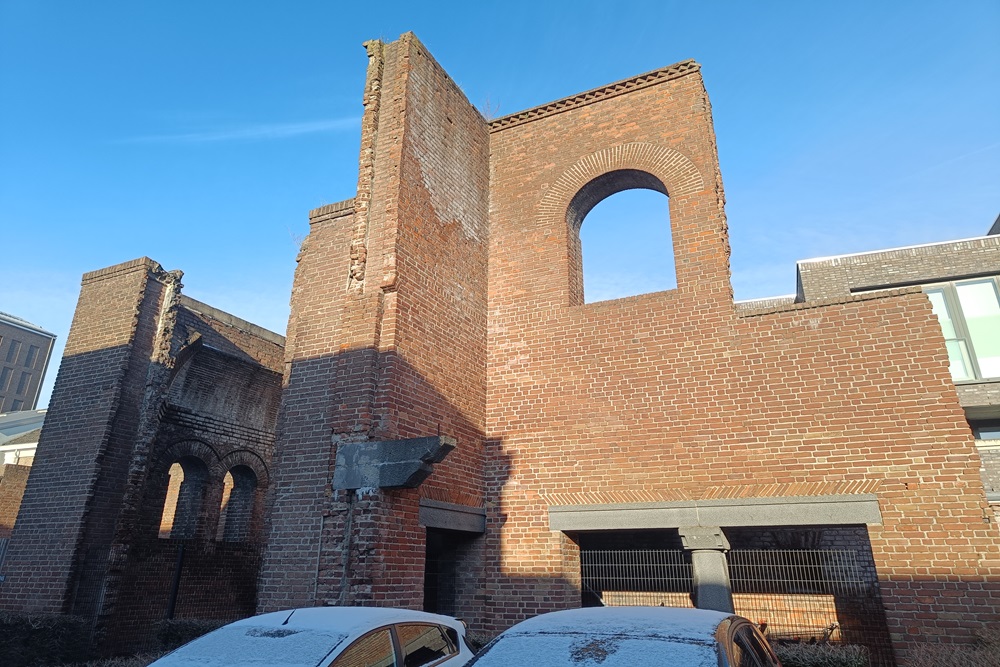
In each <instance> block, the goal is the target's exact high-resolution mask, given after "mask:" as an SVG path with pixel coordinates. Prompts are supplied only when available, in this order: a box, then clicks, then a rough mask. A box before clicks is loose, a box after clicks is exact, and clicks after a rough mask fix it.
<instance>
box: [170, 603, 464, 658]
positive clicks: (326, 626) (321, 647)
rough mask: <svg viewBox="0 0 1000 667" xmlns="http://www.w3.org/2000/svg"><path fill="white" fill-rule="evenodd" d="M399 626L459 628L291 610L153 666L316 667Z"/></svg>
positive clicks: (233, 626) (398, 616)
mask: <svg viewBox="0 0 1000 667" xmlns="http://www.w3.org/2000/svg"><path fill="white" fill-rule="evenodd" d="M395 623H431V624H440V625H445V626H448V627H451V628H456V629H461V622H460V621H456V620H455V619H453V618H449V617H447V616H439V615H437V614H429V613H426V612H422V611H413V610H410V609H391V608H383V607H310V608H303V609H287V610H285V611H276V612H271V613H268V614H261V615H259V616H251V617H250V618H244V619H243V620H240V621H236V622H234V623H230V624H229V625H226V626H223V627H221V628H219V629H218V630H215V631H214V632H210V633H208V634H207V635H203V636H201V637H199V638H198V639H196V640H194V641H193V642H190V643H189V644H185V645H184V646H182V647H180V648H179V649H177V650H175V651H173V652H172V653H168V654H167V655H165V656H164V657H162V658H160V659H159V660H157V661H156V662H155V663H153V665H151V667H231V666H232V665H254V666H260V667H318V666H319V665H322V664H327V663H328V662H329V659H330V658H331V657H332V656H333V655H334V653H335V651H337V650H340V649H342V647H344V646H347V645H348V644H349V643H350V642H351V641H353V640H354V639H355V638H356V637H358V636H360V635H363V634H365V633H366V632H368V631H370V630H374V629H376V628H379V627H383V626H386V625H392V624H395ZM466 650H467V649H466Z"/></svg>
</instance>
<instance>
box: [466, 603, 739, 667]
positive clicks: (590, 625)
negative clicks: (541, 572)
mask: <svg viewBox="0 0 1000 667" xmlns="http://www.w3.org/2000/svg"><path fill="white" fill-rule="evenodd" d="M730 617H733V615H732V614H725V613H722V612H717V611H707V610H704V609H675V608H670V607H591V608H586V609H572V610H567V611H557V612H552V613H548V614H542V615H541V616H536V617H535V618H532V619H528V620H526V621H523V622H521V623H518V624H517V625H515V626H514V627H512V628H510V629H508V630H507V631H505V632H504V633H503V634H501V635H500V636H499V637H497V638H496V639H494V640H493V641H492V642H491V643H490V644H489V645H488V646H487V647H486V648H485V649H483V651H482V652H481V653H480V654H479V655H477V656H476V658H475V659H473V661H472V662H471V663H469V664H470V665H476V667H512V666H513V665H545V666H546V667H592V666H594V667H596V666H597V665H601V666H602V667H621V666H627V667H661V666H662V665H664V664H671V665H684V666H685V667H718V664H719V654H718V650H719V644H718V642H717V641H716V639H715V632H716V630H717V628H718V627H719V624H720V623H722V622H723V621H724V620H726V619H727V618H730Z"/></svg>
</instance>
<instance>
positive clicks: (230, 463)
mask: <svg viewBox="0 0 1000 667" xmlns="http://www.w3.org/2000/svg"><path fill="white" fill-rule="evenodd" d="M234 466H246V467H247V468H250V470H253V474H254V475H256V476H257V485H258V486H260V487H261V488H263V487H266V486H268V485H269V474H268V470H267V465H266V464H265V463H264V460H263V459H262V458H261V457H260V456H258V455H257V454H255V453H254V452H251V451H250V450H247V449H240V450H237V451H235V452H230V453H228V454H226V455H225V456H223V457H222V461H221V467H222V470H223V471H224V472H223V473H222V474H223V476H225V474H226V473H225V471H228V470H230V469H232V468H233V467H234Z"/></svg>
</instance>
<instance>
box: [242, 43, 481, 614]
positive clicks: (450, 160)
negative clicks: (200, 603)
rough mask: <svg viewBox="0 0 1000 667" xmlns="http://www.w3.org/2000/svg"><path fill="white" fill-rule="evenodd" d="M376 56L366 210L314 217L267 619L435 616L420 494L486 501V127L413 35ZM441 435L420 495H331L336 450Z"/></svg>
mask: <svg viewBox="0 0 1000 667" xmlns="http://www.w3.org/2000/svg"><path fill="white" fill-rule="evenodd" d="M369 55H370V64H369V72H368V79H367V82H366V93H365V103H366V110H365V114H364V117H363V119H362V147H361V164H360V178H359V185H358V194H357V197H356V198H355V199H354V200H353V202H347V203H345V204H344V205H342V206H332V207H325V208H324V209H320V210H318V211H315V212H314V214H313V219H312V221H311V223H312V226H311V230H310V235H309V237H308V238H307V240H306V242H305V244H304V245H303V249H302V252H301V254H300V257H299V267H298V270H297V271H296V278H295V286H294V288H293V296H292V314H291V317H290V320H289V329H288V345H287V348H286V383H287V389H286V391H285V394H284V397H283V404H282V411H281V417H280V418H279V431H278V448H277V454H276V456H277V459H276V465H275V469H276V471H277V479H276V484H275V489H274V496H273V498H274V501H273V504H272V510H271V516H270V521H269V526H270V542H269V550H268V553H267V555H266V558H265V566H264V576H263V578H262V582H263V587H262V597H261V601H260V608H261V609H263V610H268V609H275V608H281V607H286V606H289V605H296V604H311V603H312V602H314V601H317V600H323V601H328V602H338V601H339V602H354V603H368V604H392V605H401V606H410V607H419V606H421V604H422V582H423V573H424V555H425V552H424V550H425V543H424V529H423V528H422V527H421V526H420V525H419V524H418V519H417V514H418V501H419V497H420V496H421V495H425V496H429V497H433V498H435V499H438V500H446V501H450V502H457V503H464V504H473V505H481V504H482V488H481V484H482V483H481V470H482V450H481V441H482V433H483V426H484V424H483V422H484V413H485V349H486V254H487V237H488V226H487V200H488V190H487V189H488V169H487V165H488V161H487V160H488V141H487V129H486V123H485V121H484V120H483V119H482V117H481V116H480V115H479V114H478V112H477V111H475V109H473V108H472V107H471V105H469V103H468V101H466V100H465V98H464V96H463V95H462V93H461V91H459V90H458V88H457V86H456V85H455V84H454V82H452V81H451V80H450V79H449V78H448V76H447V74H445V73H444V71H443V70H442V69H441V68H440V66H439V65H438V64H437V63H435V62H434V61H433V59H432V58H431V57H430V56H429V54H427V52H426V51H425V50H424V48H423V47H422V45H420V43H419V42H417V41H416V39H415V38H413V37H412V36H409V35H404V37H403V38H402V39H401V40H399V41H397V42H394V43H392V44H388V45H382V44H381V43H370V44H369ZM411 109H416V110H418V111H417V112H411V111H410V110H411ZM439 433H440V434H444V435H449V436H452V437H455V438H456V439H457V440H458V445H457V447H456V449H455V451H453V452H452V453H451V454H450V455H449V457H448V458H447V459H446V460H445V461H444V462H443V463H440V464H437V465H436V466H435V470H434V473H433V475H432V476H431V478H430V479H428V480H427V481H426V482H425V483H424V484H423V486H422V487H421V488H420V489H419V491H372V492H370V493H366V494H360V495H359V496H358V497H355V496H353V495H350V494H347V493H343V492H340V493H330V491H329V490H328V488H327V486H326V483H327V480H328V478H329V475H330V471H331V470H332V461H333V457H334V456H335V445H336V443H338V442H351V441H362V440H389V439H397V438H409V437H421V436H427V435H437V434H439ZM320 526H322V532H320V531H319V530H318V528H319V527H320ZM320 534H322V538H320V537H319V535H320ZM320 539H321V540H322V542H321V544H317V541H318V540H320ZM345 553H350V554H351V556H350V558H349V562H350V567H349V569H348V570H346V571H345V569H344V568H343V566H342V564H343V557H344V554H345ZM317 573H318V580H317ZM465 606H466V607H468V611H469V612H470V613H471V611H472V609H471V593H468V594H466V597H465Z"/></svg>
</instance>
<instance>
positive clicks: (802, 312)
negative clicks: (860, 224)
mask: <svg viewBox="0 0 1000 667" xmlns="http://www.w3.org/2000/svg"><path fill="white" fill-rule="evenodd" d="M595 97H596V101H595ZM553 106H554V107H555V106H558V107H559V110H558V113H554V112H553V113H551V114H547V113H546V112H545V111H544V110H543V111H542V112H539V113H535V112H528V113H526V114H525V115H524V120H523V121H521V120H518V119H517V117H516V116H515V117H513V120H505V119H500V120H499V121H495V122H494V123H493V130H494V131H493V133H492V134H491V160H492V162H491V165H492V173H493V178H492V182H491V197H492V209H491V211H492V216H491V256H490V274H489V280H490V282H489V288H490V320H489V331H490V338H489V342H490V347H489V356H488V359H489V363H488V395H489V402H488V411H487V424H488V428H487V436H488V438H489V439H490V441H491V442H494V443H496V444H495V449H494V450H493V452H492V453H493V455H494V459H493V460H492V461H491V462H490V463H489V464H488V465H489V467H488V480H489V486H488V488H487V497H488V498H490V499H491V500H493V499H495V500H496V504H495V506H494V505H493V504H492V503H488V507H490V508H491V512H490V516H489V529H490V531H492V537H491V539H492V540H493V541H492V542H491V546H492V547H493V549H492V552H493V553H494V554H495V558H496V560H495V561H494V563H493V570H492V573H491V576H492V580H491V581H490V582H489V585H488V587H489V589H490V590H491V591H493V592H494V598H493V613H494V622H495V624H496V627H497V628H500V627H503V626H506V625H509V624H510V623H511V622H513V621H515V620H517V619H519V618H523V617H524V616H526V615H528V614H530V613H533V612H534V611H535V610H539V609H546V608H559V607H563V606H575V605H576V604H578V599H579V598H578V592H577V590H576V585H575V583H574V582H573V577H574V568H576V567H578V565H577V563H576V561H575V559H573V558H568V557H567V553H568V550H571V547H569V546H568V545H567V544H566V540H565V538H563V537H561V536H560V535H559V534H558V533H554V532H551V531H550V530H549V529H548V524H547V516H546V510H547V507H548V506H549V505H551V504H565V503H571V504H579V503H600V502H641V501H650V500H684V499H700V498H713V497H759V496H783V495H784V496H796V495H828V494H839V493H857V492H871V491H875V492H877V493H878V495H879V501H880V506H881V508H882V513H883V518H884V524H883V525H882V526H872V527H871V538H872V544H873V551H874V557H875V560H876V564H877V567H878V572H879V577H880V579H881V581H882V587H883V594H884V596H885V600H886V604H887V607H888V616H889V624H890V630H891V631H892V632H893V633H894V636H895V638H896V640H897V642H898V647H899V648H900V649H903V648H905V647H906V645H907V641H908V637H909V636H911V635H912V633H914V632H921V633H924V634H925V635H931V634H943V633H949V634H951V635H954V636H966V637H967V636H968V633H969V632H970V631H971V630H972V629H973V628H975V627H979V626H981V624H982V623H983V622H984V621H990V620H1000V616H998V609H997V607H998V603H1000V598H998V595H1000V593H998V591H997V590H996V589H997V587H998V584H997V577H998V575H1000V569H997V565H1000V563H998V562H997V560H996V553H997V549H998V548H1000V541H998V539H997V537H998V534H997V531H996V530H995V527H994V526H992V525H988V524H986V523H984V515H983V510H984V507H985V505H984V496H983V492H982V484H981V482H980V480H979V477H978V458H977V456H976V454H975V451H974V449H973V443H972V440H971V438H970V435H969V432H968V427H967V425H966V424H965V421H964V416H963V413H962V410H961V408H960V406H959V404H958V401H957V398H956V394H955V389H954V387H953V385H952V383H951V381H950V378H949V377H948V373H947V368H946V363H945V358H944V353H943V350H944V346H943V344H942V340H941V333H940V329H939V327H938V326H937V323H936V322H935V321H934V319H933V318H932V317H931V314H930V308H929V306H928V304H927V302H926V299H925V298H924V297H923V296H922V295H920V294H918V293H917V294H910V293H902V292H894V293H890V294H884V295H879V296H877V297H854V298H853V299H852V298H844V299H843V300H841V301H835V300H830V301H828V302H820V303H814V304H806V305H803V306H786V307H775V308H772V309H771V310H770V311H759V312H757V313H751V314H742V315H737V314H736V312H735V310H734V308H733V306H732V303H731V291H730V288H729V282H728V241H727V237H726V234H725V229H726V225H725V218H724V215H723V213H722V202H723V197H722V190H721V184H720V182H719V179H718V167H717V160H716V153H715V145H714V137H713V133H712V126H711V117H710V111H709V107H708V103H707V99H706V97H705V93H704V89H703V87H702V84H701V80H700V76H699V75H698V74H697V73H696V72H692V71H688V72H687V73H684V74H682V75H679V76H678V77H676V78H673V79H667V80H665V81H663V82H661V83H659V84H657V85H653V86H649V87H646V88H636V89H635V90H633V91H631V92H628V93H627V94H618V93H615V92H612V93H608V94H605V95H604V96H603V97H602V96H600V95H597V96H590V97H584V96H581V99H579V100H578V101H576V102H569V103H566V104H563V103H560V105H553ZM533 118H537V119H533ZM518 123H520V124H518ZM635 144H641V146H638V147H636V146H635ZM668 149H669V150H668ZM692 168H693V169H694V170H695V171H696V172H697V178H695V177H694V176H692V175H691V169H692ZM616 169H638V170H642V171H647V172H649V173H652V174H653V175H655V176H657V177H658V178H659V179H660V180H661V181H662V182H663V183H664V184H665V185H666V188H667V190H668V192H670V193H671V195H672V196H671V201H670V207H671V216H670V219H671V224H672V230H673V237H674V248H675V251H676V266H677V273H678V288H677V289H676V290H671V291H667V292H661V293H656V294H649V295H643V296H638V297H632V298H627V299H620V300H616V301H609V302H603V303H595V304H589V305H580V304H581V303H582V298H580V296H579V293H578V289H579V288H578V281H577V280H576V278H575V277H574V271H575V268H574V267H575V262H576V258H575V255H574V253H575V246H574V237H573V229H572V228H570V227H569V225H568V224H567V221H566V216H565V211H566V210H567V206H568V203H569V202H570V201H571V199H572V197H573V196H574V195H575V194H576V193H577V192H578V191H579V189H580V188H582V187H583V186H584V185H585V184H586V183H587V182H588V181H589V180H590V179H592V178H594V177H596V176H599V175H601V174H602V173H604V172H607V171H612V170H616ZM699 179H700V180H699ZM585 224H586V223H585ZM622 261H623V262H627V261H628V258H627V257H625V258H622ZM922 596H923V597H922Z"/></svg>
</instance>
